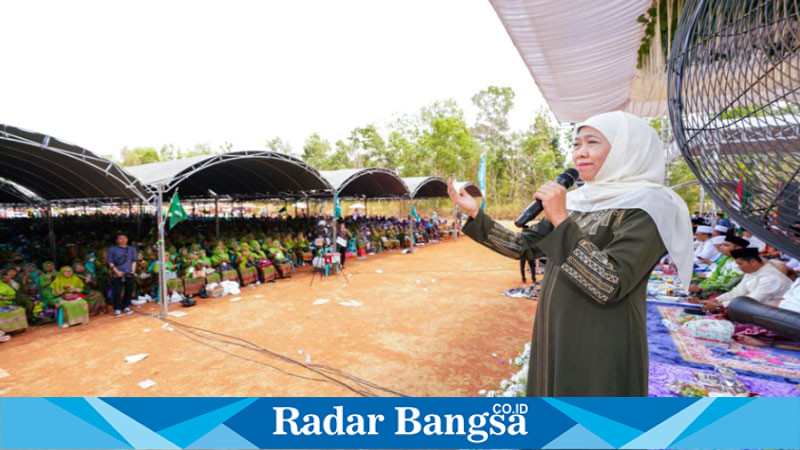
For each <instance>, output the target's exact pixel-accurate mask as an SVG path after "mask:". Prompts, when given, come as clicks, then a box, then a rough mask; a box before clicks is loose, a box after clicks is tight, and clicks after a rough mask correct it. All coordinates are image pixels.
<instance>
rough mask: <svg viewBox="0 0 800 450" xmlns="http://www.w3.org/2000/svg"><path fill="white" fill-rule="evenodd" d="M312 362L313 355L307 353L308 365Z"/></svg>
mask: <svg viewBox="0 0 800 450" xmlns="http://www.w3.org/2000/svg"><path fill="white" fill-rule="evenodd" d="M310 362H311V355H309V354H308V353H306V363H310Z"/></svg>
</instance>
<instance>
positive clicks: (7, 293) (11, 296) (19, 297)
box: [0, 266, 33, 319]
mask: <svg viewBox="0 0 800 450" xmlns="http://www.w3.org/2000/svg"><path fill="white" fill-rule="evenodd" d="M23 267H24V266H23ZM16 276H17V269H15V268H13V267H12V268H10V269H6V270H5V271H3V276H2V278H1V279H0V283H2V285H0V297H2V298H0V301H5V302H7V304H11V305H14V306H19V307H20V308H22V309H24V310H25V316H27V317H28V318H29V319H30V318H31V317H32V315H33V300H31V298H30V297H29V296H28V295H27V294H26V293H25V292H24V290H23V289H22V287H23V285H21V284H20V283H19V282H17V281H16V280H14V278H15V277H16ZM9 289H10V290H9ZM0 306H3V305H0Z"/></svg>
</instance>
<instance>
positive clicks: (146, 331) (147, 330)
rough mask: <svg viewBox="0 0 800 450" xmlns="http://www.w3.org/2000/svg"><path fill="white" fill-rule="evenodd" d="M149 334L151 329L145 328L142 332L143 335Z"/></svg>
mask: <svg viewBox="0 0 800 450" xmlns="http://www.w3.org/2000/svg"><path fill="white" fill-rule="evenodd" d="M149 332H150V328H145V329H144V330H142V333H149Z"/></svg>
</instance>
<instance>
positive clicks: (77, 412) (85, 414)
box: [47, 397, 128, 444]
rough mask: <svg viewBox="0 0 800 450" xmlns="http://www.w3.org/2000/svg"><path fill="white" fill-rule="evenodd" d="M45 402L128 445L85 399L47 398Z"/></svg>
mask: <svg viewBox="0 0 800 450" xmlns="http://www.w3.org/2000/svg"><path fill="white" fill-rule="evenodd" d="M47 401H49V402H50V403H53V404H54V405H56V406H58V407H59V408H61V409H63V410H65V411H67V412H69V413H70V414H72V415H73V416H75V417H79V418H80V419H81V420H83V421H84V422H86V423H89V424H91V425H93V426H95V427H96V428H98V429H99V430H101V431H103V432H105V433H106V434H108V435H109V436H111V437H113V438H115V439H117V440H119V441H122V442H124V443H126V444H127V443H128V441H126V440H125V438H124V437H122V435H121V434H119V432H118V431H117V430H115V429H114V427H112V426H111V424H109V423H108V422H107V421H106V419H104V418H103V416H102V415H100V413H99V412H97V411H96V410H95V409H94V408H92V405H90V404H89V402H87V401H86V399H85V398H81V397H48V398H47Z"/></svg>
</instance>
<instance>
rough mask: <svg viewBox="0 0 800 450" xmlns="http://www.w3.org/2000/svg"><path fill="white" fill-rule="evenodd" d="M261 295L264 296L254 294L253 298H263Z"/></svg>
mask: <svg viewBox="0 0 800 450" xmlns="http://www.w3.org/2000/svg"><path fill="white" fill-rule="evenodd" d="M263 297H264V294H258V295H254V296H253V298H263Z"/></svg>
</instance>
